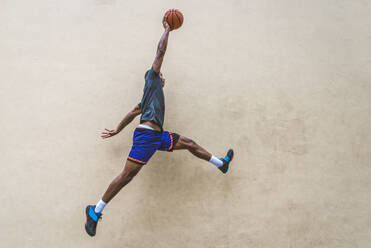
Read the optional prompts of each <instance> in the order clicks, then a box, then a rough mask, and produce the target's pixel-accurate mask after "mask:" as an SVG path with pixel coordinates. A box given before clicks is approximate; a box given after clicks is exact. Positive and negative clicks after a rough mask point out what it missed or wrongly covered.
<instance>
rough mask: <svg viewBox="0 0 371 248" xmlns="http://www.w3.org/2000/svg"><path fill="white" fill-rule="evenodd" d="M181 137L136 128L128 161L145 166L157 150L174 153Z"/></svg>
mask: <svg viewBox="0 0 371 248" xmlns="http://www.w3.org/2000/svg"><path fill="white" fill-rule="evenodd" d="M179 137H180V136H179V134H177V133H172V132H167V131H163V132H160V131H156V130H150V129H146V128H136V129H135V131H134V135H133V146H132V147H131V151H130V153H129V156H128V160H130V161H132V162H134V163H137V164H140V165H144V164H146V163H147V162H148V161H149V159H150V158H151V157H152V155H153V154H154V153H155V152H156V151H157V150H160V151H169V152H172V151H173V148H174V146H175V144H176V143H177V142H178V140H179Z"/></svg>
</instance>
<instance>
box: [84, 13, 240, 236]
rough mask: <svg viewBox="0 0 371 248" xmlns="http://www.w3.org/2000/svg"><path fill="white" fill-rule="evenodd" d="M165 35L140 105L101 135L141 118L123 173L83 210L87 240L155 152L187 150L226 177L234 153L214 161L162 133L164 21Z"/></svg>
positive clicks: (186, 141) (195, 146)
mask: <svg viewBox="0 0 371 248" xmlns="http://www.w3.org/2000/svg"><path fill="white" fill-rule="evenodd" d="M162 22H163V26H164V28H165V31H164V33H163V35H162V37H161V40H160V42H159V44H158V47H157V53H156V58H155V61H154V62H153V64H152V67H151V69H150V70H148V71H147V72H146V74H145V85H144V91H143V98H142V100H141V102H140V103H139V104H138V105H136V106H135V107H134V108H133V110H131V111H130V112H129V113H128V114H127V115H126V116H125V117H124V119H123V120H122V121H121V122H120V124H119V125H118V127H117V128H116V129H115V130H108V129H105V130H106V131H105V132H103V133H102V136H101V137H102V138H103V139H106V138H109V137H112V136H114V135H116V134H118V133H119V132H120V131H121V130H122V129H123V128H124V127H126V126H127V125H128V124H129V123H130V122H131V121H133V120H134V118H135V117H136V116H138V115H140V114H141V117H140V123H141V124H139V125H138V127H137V128H136V129H135V131H134V135H133V146H132V148H131V151H130V153H129V156H128V158H127V161H126V164H125V167H124V170H123V171H122V172H121V173H120V174H119V175H118V176H117V177H116V178H115V179H114V180H113V181H112V182H111V184H110V185H109V187H108V189H107V190H106V192H105V193H104V194H103V197H102V199H101V200H100V201H99V202H98V203H97V204H96V205H89V206H87V207H86V210H85V213H86V223H85V230H86V232H87V233H88V234H89V235H90V236H94V235H95V233H96V227H97V223H98V220H99V219H100V218H101V216H102V210H103V208H104V207H105V206H106V204H107V203H109V202H110V201H111V200H112V198H113V197H114V196H115V195H116V194H117V193H118V192H119V191H120V190H121V189H122V188H123V187H124V186H125V185H126V184H128V183H129V182H130V181H131V180H132V179H133V178H134V177H135V176H136V175H137V174H138V172H139V171H140V170H141V169H142V167H143V165H145V164H146V163H147V162H148V161H149V159H150V158H151V157H152V155H153V154H154V153H155V152H156V151H157V150H160V151H170V152H171V151H173V150H183V149H185V150H188V151H190V152H191V153H192V154H193V155H195V156H196V157H198V158H200V159H203V160H206V161H209V162H210V163H212V164H213V165H215V166H216V167H217V168H218V169H219V170H220V171H222V172H223V173H227V171H228V168H229V164H230V162H231V161H232V159H233V150H232V149H230V150H229V151H228V152H227V155H226V156H225V157H224V158H216V157H214V156H213V155H212V154H211V153H209V152H208V151H206V150H205V149H204V148H202V147H201V146H200V145H198V144H197V143H196V142H194V141H193V140H191V139H189V138H186V137H184V136H180V135H179V134H177V133H172V132H167V131H163V130H162V125H163V123H164V114H165V103H164V93H163V89H162V88H163V87H164V85H165V78H164V77H163V75H162V73H161V72H160V69H161V65H162V61H163V59H164V55H165V52H166V47H167V41H168V37H169V33H170V31H171V29H170V26H169V24H168V23H167V21H166V19H165V18H164V19H163V21H162Z"/></svg>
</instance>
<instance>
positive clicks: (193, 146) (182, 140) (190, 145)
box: [174, 136, 211, 161]
mask: <svg viewBox="0 0 371 248" xmlns="http://www.w3.org/2000/svg"><path fill="white" fill-rule="evenodd" d="M181 149H187V150H188V151H190V152H191V153H192V154H193V155H195V156H196V157H198V158H201V159H204V160H206V161H209V160H210V158H211V153H210V152H208V151H206V150H205V149H204V148H202V147H201V146H200V145H199V144H197V143H196V142H194V141H193V140H191V139H190V138H187V137H184V136H180V137H179V140H178V142H177V143H176V144H175V146H174V150H181Z"/></svg>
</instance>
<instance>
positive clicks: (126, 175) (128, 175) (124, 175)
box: [118, 171, 137, 185]
mask: <svg viewBox="0 0 371 248" xmlns="http://www.w3.org/2000/svg"><path fill="white" fill-rule="evenodd" d="M136 175H137V172H136V171H123V172H121V174H120V176H119V178H118V179H119V182H120V184H123V185H125V184H127V183H128V182H130V181H131V180H132V179H133V178H134V177H135V176H136Z"/></svg>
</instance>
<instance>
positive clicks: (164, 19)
mask: <svg viewBox="0 0 371 248" xmlns="http://www.w3.org/2000/svg"><path fill="white" fill-rule="evenodd" d="M162 25H163V26H164V29H165V30H166V31H171V28H170V25H169V23H168V22H167V20H166V16H164V18H162Z"/></svg>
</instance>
